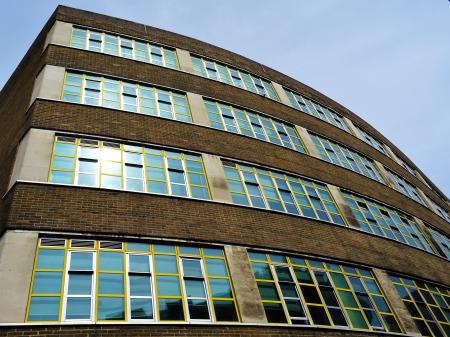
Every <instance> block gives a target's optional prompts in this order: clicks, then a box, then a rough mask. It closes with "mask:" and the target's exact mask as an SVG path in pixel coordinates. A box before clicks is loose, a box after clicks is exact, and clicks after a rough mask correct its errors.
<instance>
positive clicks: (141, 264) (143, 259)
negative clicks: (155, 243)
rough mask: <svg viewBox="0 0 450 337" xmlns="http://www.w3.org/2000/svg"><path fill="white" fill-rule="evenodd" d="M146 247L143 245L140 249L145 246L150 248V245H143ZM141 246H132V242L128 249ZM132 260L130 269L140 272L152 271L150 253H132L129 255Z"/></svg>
mask: <svg viewBox="0 0 450 337" xmlns="http://www.w3.org/2000/svg"><path fill="white" fill-rule="evenodd" d="M143 246H145V247H142V248H140V249H144V250H145V248H146V249H147V250H148V245H143ZM135 248H139V247H136V246H134V247H133V246H132V247H130V244H128V249H135ZM129 261H130V267H129V269H130V271H131V272H139V273H149V272H150V264H149V256H148V255H130V256H129Z"/></svg>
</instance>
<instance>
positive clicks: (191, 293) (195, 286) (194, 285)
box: [185, 279, 206, 298]
mask: <svg viewBox="0 0 450 337" xmlns="http://www.w3.org/2000/svg"><path fill="white" fill-rule="evenodd" d="M185 285H186V296H187V297H200V298H205V297H206V296H205V288H204V286H203V281H201V280H190V279H188V280H185Z"/></svg>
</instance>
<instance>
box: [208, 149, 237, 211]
mask: <svg viewBox="0 0 450 337" xmlns="http://www.w3.org/2000/svg"><path fill="white" fill-rule="evenodd" d="M202 158H203V164H204V165H205V172H206V178H207V179H208V184H209V190H210V191H211V197H212V200H214V201H221V202H226V203H230V204H231V203H233V199H231V194H230V191H229V190H228V185H227V180H226V178H225V172H224V171H223V166H222V162H221V161H220V158H219V157H217V156H214V155H211V154H205V153H204V154H202Z"/></svg>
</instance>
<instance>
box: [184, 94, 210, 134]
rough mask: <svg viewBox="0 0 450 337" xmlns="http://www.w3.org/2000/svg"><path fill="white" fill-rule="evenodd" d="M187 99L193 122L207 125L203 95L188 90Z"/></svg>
mask: <svg viewBox="0 0 450 337" xmlns="http://www.w3.org/2000/svg"><path fill="white" fill-rule="evenodd" d="M187 99H188V103H189V108H190V110H191V114H192V120H193V121H194V123H195V124H199V125H203V126H209V118H208V112H207V111H206V107H205V102H204V101H203V97H202V96H201V95H198V94H194V93H191V92H188V93H187Z"/></svg>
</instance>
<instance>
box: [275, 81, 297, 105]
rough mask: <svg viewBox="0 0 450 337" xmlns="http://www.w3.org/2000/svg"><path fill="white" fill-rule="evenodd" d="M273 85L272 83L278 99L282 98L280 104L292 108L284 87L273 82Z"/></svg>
mask: <svg viewBox="0 0 450 337" xmlns="http://www.w3.org/2000/svg"><path fill="white" fill-rule="evenodd" d="M271 83H272V86H273V88H274V89H275V92H276V93H277V95H278V97H279V98H280V102H281V103H283V104H286V105H289V106H292V104H291V102H290V101H289V98H288V97H287V95H286V92H285V91H284V89H283V87H282V86H281V85H280V84H278V83H275V82H271Z"/></svg>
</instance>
